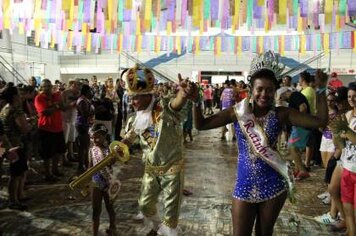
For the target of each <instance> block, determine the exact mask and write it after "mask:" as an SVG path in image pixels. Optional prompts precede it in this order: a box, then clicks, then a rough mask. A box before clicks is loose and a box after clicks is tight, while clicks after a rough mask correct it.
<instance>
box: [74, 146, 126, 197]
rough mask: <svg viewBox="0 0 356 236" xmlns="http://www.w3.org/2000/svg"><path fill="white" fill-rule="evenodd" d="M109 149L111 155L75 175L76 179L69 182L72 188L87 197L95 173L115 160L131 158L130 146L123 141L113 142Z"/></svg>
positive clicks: (124, 160)
mask: <svg viewBox="0 0 356 236" xmlns="http://www.w3.org/2000/svg"><path fill="white" fill-rule="evenodd" d="M109 150H110V153H109V155H107V156H106V157H105V158H104V159H103V160H102V161H100V162H99V163H98V164H96V165H95V166H93V167H91V168H89V169H88V170H86V171H85V172H84V173H83V174H81V175H80V176H78V177H74V180H73V181H71V182H70V183H69V187H70V188H71V189H72V190H79V192H80V194H81V195H83V196H84V197H85V196H87V195H88V193H89V187H90V182H91V179H92V176H93V175H94V174H95V173H97V172H98V171H100V170H102V169H103V168H105V167H106V166H108V165H110V164H112V163H113V162H114V161H121V162H124V163H125V162H127V161H128V160H129V158H130V153H129V148H128V147H127V145H126V144H124V143H122V142H119V141H113V142H111V143H110V145H109Z"/></svg>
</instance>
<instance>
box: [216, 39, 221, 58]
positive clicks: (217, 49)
mask: <svg viewBox="0 0 356 236" xmlns="http://www.w3.org/2000/svg"><path fill="white" fill-rule="evenodd" d="M216 55H217V56H220V55H221V38H220V37H217V38H216Z"/></svg>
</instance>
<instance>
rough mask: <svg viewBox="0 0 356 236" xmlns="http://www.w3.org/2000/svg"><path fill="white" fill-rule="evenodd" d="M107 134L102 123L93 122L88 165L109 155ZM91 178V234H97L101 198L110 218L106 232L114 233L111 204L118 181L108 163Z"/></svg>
mask: <svg viewBox="0 0 356 236" xmlns="http://www.w3.org/2000/svg"><path fill="white" fill-rule="evenodd" d="M107 135H108V129H107V128H106V126H105V125H103V124H95V125H94V126H93V127H92V128H91V130H90V137H91V141H92V144H93V146H92V147H91V148H90V150H89V167H92V166H95V165H97V164H98V163H99V162H100V161H102V160H103V159H105V158H106V157H107V156H108V155H109V153H110V150H109V145H108V142H107ZM92 180H93V182H94V185H93V188H92V207H93V226H92V227H93V235H94V236H96V235H98V231H99V225H100V214H101V203H102V199H104V202H105V207H106V210H107V212H108V215H109V220H110V226H109V228H108V229H107V230H106V233H107V234H108V235H116V227H115V219H116V214H115V211H114V206H113V204H114V199H115V197H116V196H117V193H118V192H119V189H120V181H118V180H117V179H116V178H115V174H114V171H113V168H112V166H110V165H109V166H106V167H104V168H103V169H102V170H101V171H99V172H97V173H96V174H94V175H93V178H92Z"/></svg>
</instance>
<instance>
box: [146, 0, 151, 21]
mask: <svg viewBox="0 0 356 236" xmlns="http://www.w3.org/2000/svg"><path fill="white" fill-rule="evenodd" d="M151 17H152V0H146V4H145V20H147V21H151Z"/></svg>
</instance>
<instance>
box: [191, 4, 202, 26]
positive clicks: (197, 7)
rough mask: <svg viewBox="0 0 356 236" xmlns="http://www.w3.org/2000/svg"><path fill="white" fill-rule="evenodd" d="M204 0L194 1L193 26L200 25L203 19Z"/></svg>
mask: <svg viewBox="0 0 356 236" xmlns="http://www.w3.org/2000/svg"><path fill="white" fill-rule="evenodd" d="M202 1H203V0H195V1H193V26H195V27H199V26H200V21H201V13H202V9H201V6H202Z"/></svg>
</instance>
